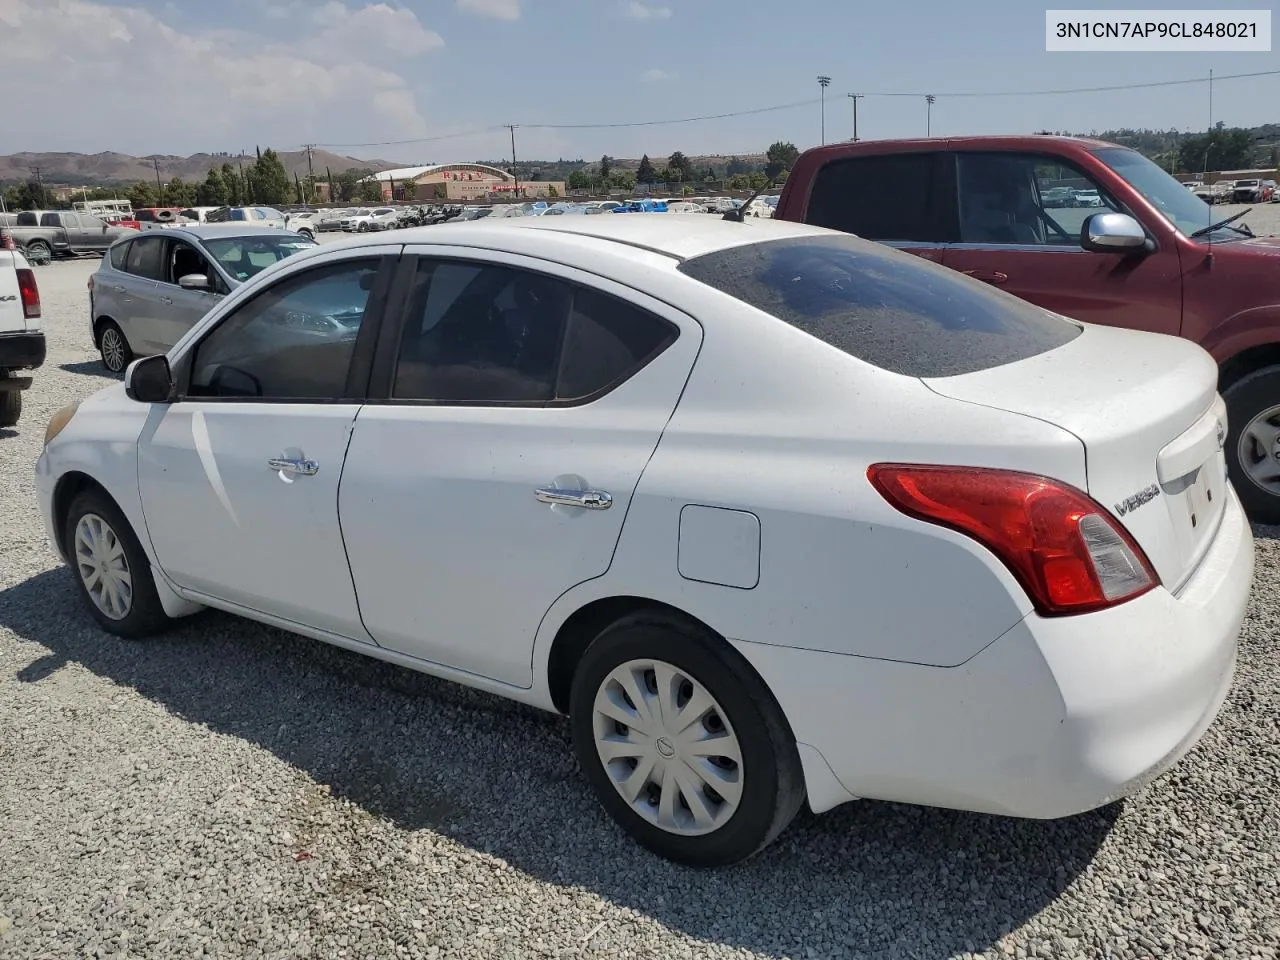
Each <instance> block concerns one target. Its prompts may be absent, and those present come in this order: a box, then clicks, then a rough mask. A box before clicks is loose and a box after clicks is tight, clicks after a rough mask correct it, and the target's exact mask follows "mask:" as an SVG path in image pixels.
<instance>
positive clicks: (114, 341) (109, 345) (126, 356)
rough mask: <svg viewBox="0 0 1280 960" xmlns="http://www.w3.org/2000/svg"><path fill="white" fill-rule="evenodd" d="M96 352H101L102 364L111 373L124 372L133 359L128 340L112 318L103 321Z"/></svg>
mask: <svg viewBox="0 0 1280 960" xmlns="http://www.w3.org/2000/svg"><path fill="white" fill-rule="evenodd" d="M98 352H99V353H100V354H102V365H103V366H104V367H106V368H107V369H108V370H110V371H111V372H112V373H124V368H125V367H127V366H128V365H129V361H130V360H132V359H133V351H132V350H131V349H129V341H128V340H126V339H125V336H124V331H123V330H121V329H120V327H119V326H117V325H116V322H115V321H114V320H105V321H103V324H102V332H101V333H99V334H98Z"/></svg>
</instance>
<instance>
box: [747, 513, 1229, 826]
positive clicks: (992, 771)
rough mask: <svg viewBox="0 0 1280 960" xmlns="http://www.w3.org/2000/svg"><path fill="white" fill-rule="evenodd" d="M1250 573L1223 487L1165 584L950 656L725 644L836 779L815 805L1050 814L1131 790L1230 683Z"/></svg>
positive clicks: (1034, 623)
mask: <svg viewBox="0 0 1280 960" xmlns="http://www.w3.org/2000/svg"><path fill="white" fill-rule="evenodd" d="M1252 575H1253V536H1252V533H1251V531H1250V529H1249V526H1248V523H1247V522H1246V520H1245V517H1244V513H1243V511H1242V509H1241V508H1240V504H1239V501H1238V500H1237V499H1236V497H1235V494H1234V492H1233V493H1232V495H1231V500H1230V503H1229V504H1228V509H1227V511H1226V513H1225V515H1224V517H1223V520H1222V525H1221V527H1220V529H1219V531H1218V534H1217V536H1216V537H1215V540H1214V543H1213V545H1212V547H1211V548H1210V550H1209V552H1208V554H1206V556H1205V557H1204V559H1203V560H1202V561H1201V564H1200V567H1199V569H1198V570H1197V572H1196V574H1195V575H1194V576H1193V577H1192V578H1191V580H1189V581H1188V582H1187V583H1186V585H1185V586H1184V587H1183V588H1182V590H1181V591H1180V592H1179V593H1178V594H1177V595H1176V596H1175V595H1173V594H1171V593H1169V592H1168V591H1167V590H1165V589H1163V588H1160V589H1156V590H1153V591H1151V592H1149V593H1147V594H1145V595H1143V596H1141V597H1139V598H1137V599H1135V600H1132V601H1130V602H1129V603H1126V604H1123V605H1122V606H1119V607H1116V608H1113V609H1111V610H1105V611H1101V612H1098V613H1093V614H1086V615H1082V616H1078V617H1065V618H1054V619H1046V618H1041V617H1038V616H1035V615H1032V616H1029V617H1027V618H1026V619H1024V620H1023V621H1022V622H1020V623H1019V624H1018V625H1017V626H1015V627H1014V628H1013V629H1012V630H1009V631H1008V632H1007V633H1005V634H1004V635H1003V636H1001V637H1000V638H999V639H998V640H996V641H995V642H994V643H992V644H991V645H990V646H989V647H987V648H986V649H985V650H983V651H982V652H981V653H979V654H978V655H977V656H975V657H974V658H973V659H971V660H970V661H968V662H967V663H964V664H961V665H960V666H957V667H949V668H946V667H943V668H938V667H924V666H917V665H911V664H905V663H894V662H890V661H884V660H870V659H862V658H857V657H848V656H839V655H833V654H824V653H816V652H810V651H803V650H797V649H794V648H783V647H772V646H765V645H762V644H752V643H738V644H736V646H737V647H738V649H739V650H741V652H742V653H743V654H744V655H745V656H746V657H747V658H748V660H750V661H751V662H752V663H753V664H754V665H755V667H756V668H757V670H759V671H760V674H761V676H762V677H763V678H764V680H765V682H766V683H768V684H769V686H770V688H771V689H772V690H773V691H774V694H775V696H777V698H778V701H779V703H780V704H781V705H782V708H783V710H784V711H785V712H786V714H787V717H788V719H789V720H790V722H791V726H792V729H793V731H794V733H795V736H796V739H797V741H798V742H800V743H801V744H803V745H805V746H804V747H803V748H802V749H805V750H807V749H808V748H812V749H813V750H815V751H816V752H817V753H818V754H820V755H821V758H822V759H823V760H824V761H825V764H826V767H828V768H829V769H830V772H831V774H832V776H833V778H834V781H837V782H826V783H816V784H814V785H813V787H814V788H816V789H813V788H811V790H810V796H811V802H812V805H813V806H814V809H815V810H822V809H825V808H827V807H830V806H834V805H836V804H837V803H840V802H843V801H844V800H847V799H849V797H850V796H853V797H865V798H869V799H879V800H892V801H899V802H904V803H917V804H926V805H930V806H939V807H952V808H956V809H961V810H972V811H977V812H984V813H995V814H1005V815H1010V816H1018V817H1030V818H1037V819H1049V818H1055V817H1063V816H1069V815H1071V814H1075V813H1081V812H1084V811H1086V810H1091V809H1094V808H1096V807H1100V806H1103V805H1105V804H1107V803H1110V802H1111V801H1113V800H1117V799H1119V798H1121V797H1124V796H1126V795H1128V794H1131V793H1133V792H1135V791H1136V790H1138V789H1140V788H1141V787H1142V786H1144V785H1145V784H1146V783H1148V782H1149V781H1151V780H1152V779H1154V778H1155V777H1157V776H1159V775H1160V774H1162V773H1163V772H1165V771H1166V770H1167V769H1169V767H1171V766H1173V764H1174V763H1176V762H1177V761H1178V760H1179V759H1180V758H1181V757H1182V756H1183V755H1184V754H1185V753H1186V752H1187V751H1188V750H1190V749H1191V747H1192V746H1193V745H1194V744H1195V743H1196V741H1197V740H1199V739H1200V737H1201V735H1202V734H1203V733H1204V732H1205V730H1206V729H1207V728H1208V727H1209V725H1210V724H1211V723H1212V722H1213V719H1214V717H1215V716H1216V715H1217V713H1218V711H1219V709H1220V707H1221V706H1222V703H1223V701H1224V699H1225V698H1226V696H1227V693H1228V690H1229V689H1230V685H1231V679H1232V676H1233V674H1234V670H1235V662H1236V640H1237V637H1238V635H1239V631H1240V626H1241V623H1242V622H1243V620H1244V615H1245V608H1246V605H1247V602H1248V596H1249V589H1250V586H1251V583H1252ZM850 622H851V623H856V622H857V618H856V616H854V615H853V614H852V613H851V616H850ZM810 769H813V770H815V771H818V772H819V773H821V772H822V767H821V766H820V765H818V764H809V765H806V771H808V770H810ZM819 779H821V777H819Z"/></svg>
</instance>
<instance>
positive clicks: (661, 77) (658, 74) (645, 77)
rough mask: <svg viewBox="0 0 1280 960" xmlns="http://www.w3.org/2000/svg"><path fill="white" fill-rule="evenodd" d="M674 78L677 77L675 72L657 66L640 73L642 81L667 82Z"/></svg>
mask: <svg viewBox="0 0 1280 960" xmlns="http://www.w3.org/2000/svg"><path fill="white" fill-rule="evenodd" d="M674 79H676V75H675V74H674V73H668V72H667V71H666V70H660V69H659V68H657V67H654V68H653V69H652V70H646V71H645V72H644V73H642V74H640V82H641V83H666V82H667V81H668V80H674Z"/></svg>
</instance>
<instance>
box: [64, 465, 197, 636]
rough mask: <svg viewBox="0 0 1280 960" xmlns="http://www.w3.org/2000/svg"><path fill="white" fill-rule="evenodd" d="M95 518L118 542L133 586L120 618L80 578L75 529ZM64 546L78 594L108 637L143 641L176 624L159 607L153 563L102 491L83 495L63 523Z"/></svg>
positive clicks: (118, 510)
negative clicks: (103, 606)
mask: <svg viewBox="0 0 1280 960" xmlns="http://www.w3.org/2000/svg"><path fill="white" fill-rule="evenodd" d="M88 516H95V517H98V518H100V519H101V520H102V521H103V522H104V523H105V524H106V526H107V527H108V528H109V529H110V531H111V533H112V534H113V535H114V536H115V538H116V539H117V540H118V541H119V543H120V546H121V547H122V548H123V550H124V560H125V563H126V564H127V572H128V574H129V578H130V580H131V582H132V591H131V593H132V596H131V597H130V598H129V603H128V606H127V612H126V613H125V615H124V616H121V617H111V616H108V615H107V614H106V613H105V612H103V611H102V609H100V608H99V606H98V604H97V603H95V602H94V600H93V598H92V597H90V595H89V588H88V587H87V586H86V585H85V580H84V577H83V576H81V572H80V570H81V568H80V564H79V562H78V557H79V554H78V551H77V543H76V528H77V526H78V525H79V523H80V521H81V519H82V518H85V517H88ZM62 529H63V538H64V540H63V542H64V543H65V544H66V549H67V556H68V557H69V560H68V564H69V566H70V567H71V574H72V576H73V577H74V578H75V582H76V591H77V592H78V593H79V594H80V599H81V600H82V601H83V602H84V605H85V607H87V608H88V610H89V613H90V614H91V615H92V616H93V618H94V619H95V620H97V621H98V624H99V625H100V626H101V627H102V628H103V629H104V630H106V631H107V632H108V633H114V634H115V635H116V636H119V637H129V638H133V639H136V638H140V637H148V636H151V635H152V634H156V633H160V632H161V631H163V630H166V629H168V628H169V626H170V625H171V624H172V623H173V620H172V619H170V617H169V616H168V614H166V613H165V612H164V607H162V606H161V605H160V597H159V596H158V595H157V594H156V585H155V581H154V580H153V579H152V577H151V561H150V560H149V559H148V558H147V555H146V553H145V552H144V551H143V549H142V545H141V544H140V543H139V542H138V538H137V536H136V535H135V534H134V532H133V528H132V527H131V526H129V521H128V520H126V519H125V516H124V514H123V513H121V512H120V508H119V507H117V506H116V505H115V503H114V502H113V501H112V499H111V498H110V497H109V496H107V495H106V493H104V492H103V491H102V490H101V489H99V488H96V487H91V488H89V489H88V490H85V491H83V492H82V493H80V494H79V495H78V496H77V497H76V498H75V499H74V500H73V501H71V506H70V507H69V508H68V509H67V515H66V517H65V518H64V519H63V527H62Z"/></svg>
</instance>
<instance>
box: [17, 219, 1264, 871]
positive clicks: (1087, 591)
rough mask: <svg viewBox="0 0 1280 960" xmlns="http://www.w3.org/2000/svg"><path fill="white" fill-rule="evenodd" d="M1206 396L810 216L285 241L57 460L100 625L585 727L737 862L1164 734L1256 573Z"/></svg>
mask: <svg viewBox="0 0 1280 960" xmlns="http://www.w3.org/2000/svg"><path fill="white" fill-rule="evenodd" d="M1216 383H1217V371H1216V368H1215V366H1214V363H1213V361H1212V360H1211V359H1210V357H1209V356H1208V354H1206V353H1205V352H1204V351H1202V350H1201V349H1200V348H1199V347H1197V346H1194V345H1193V344H1191V343H1189V342H1187V341H1184V340H1180V339H1175V338H1171V337H1164V336H1159V335H1155V334H1146V333H1138V332H1132V331H1127V330H1119V329H1112V328H1107V327H1098V326H1086V325H1082V324H1079V323H1076V322H1074V321H1071V320H1068V319H1065V318H1063V317H1060V316H1058V315H1056V314H1051V313H1047V312H1045V311H1043V310H1041V309H1039V308H1037V307H1034V306H1031V305H1029V304H1027V303H1025V302H1023V301H1021V300H1018V299H1015V298H1013V297H1011V296H1008V295H1006V294H1003V293H1001V292H999V291H996V290H992V289H990V288H989V287H987V286H986V285H984V284H982V283H979V282H976V281H973V280H971V279H968V278H966V277H963V276H961V275H960V274H957V273H955V272H953V271H950V270H947V269H945V268H942V267H939V266H935V265H932V264H929V263H926V262H924V261H922V260H920V259H917V258H915V257H912V256H910V255H907V254H903V253H899V252H896V251H893V250H890V249H888V248H886V247H883V246H880V245H876V244H871V243H867V242H864V241H861V240H858V239H856V238H854V237H850V236H847V235H844V234H838V233H832V232H828V231H824V230H820V229H817V228H811V227H806V226H802V225H796V224H785V223H777V222H771V221H764V220H755V219H751V218H748V220H747V222H745V223H735V222H728V221H724V220H722V219H719V218H712V217H707V216H680V215H674V216H668V217H554V218H545V217H539V218H521V219H516V220H511V221H508V222H504V223H501V224H488V223H485V222H483V221H480V222H476V223H469V224H468V223H459V224H457V225H455V226H454V227H453V228H452V229H450V230H447V231H443V232H441V231H437V230H432V229H430V228H426V229H417V230H408V231H403V232H399V233H397V234H396V235H395V240H394V242H392V241H390V240H389V239H385V238H382V237H377V236H373V237H361V238H352V239H350V240H347V241H344V242H340V243H336V244H330V245H327V246H323V247H319V248H316V249H313V250H309V251H304V252H301V253H298V254H297V255H295V256H293V257H289V258H288V259H286V260H284V261H282V262H280V263H278V264H276V265H274V266H272V267H270V268H268V269H267V270H265V271H263V272H262V273H261V274H259V275H258V277H256V278H255V279H254V280H253V281H251V282H250V283H248V284H246V285H244V286H243V287H241V288H239V289H237V290H235V291H233V292H232V293H231V294H230V295H228V296H227V297H226V298H225V300H223V301H222V302H221V303H220V304H219V305H218V306H216V307H215V308H214V309H213V310H212V311H211V312H210V313H209V315H208V316H207V317H205V319H204V320H203V321H202V322H200V323H199V324H198V325H197V326H196V327H195V328H194V329H192V331H191V332H190V333H189V334H188V335H187V336H186V337H185V338H183V339H182V340H181V341H180V342H179V343H178V344H177V345H176V346H175V347H174V348H173V349H172V350H171V351H170V352H169V354H168V355H167V356H154V357H148V358H145V359H141V360H137V361H135V362H134V363H133V364H132V365H131V366H130V367H129V369H128V371H127V373H126V376H125V382H124V383H123V384H120V385H117V386H112V387H108V388H107V389H105V390H103V391H101V392H99V393H97V394H95V395H93V396H92V397H90V398H88V399H86V400H85V401H83V402H82V403H80V404H79V405H78V406H71V407H67V408H65V409H63V410H61V411H59V412H58V413H57V414H56V415H55V416H54V418H53V419H52V421H51V422H50V424H49V427H48V431H47V435H46V440H45V449H44V452H43V453H42V454H41V456H40V458H39V462H38V465H37V468H36V472H37V479H38V487H39V495H40V503H41V507H42V509H43V512H44V515H45V517H46V520H47V528H48V533H49V536H50V538H51V539H52V541H53V543H54V544H56V546H57V549H58V550H59V551H60V552H61V554H62V556H63V557H65V558H66V560H67V562H68V564H69V565H70V567H71V569H72V570H73V571H74V573H75V577H76V582H77V584H78V589H79V591H80V593H81V594H82V595H83V598H84V601H85V605H86V607H87V610H88V612H89V613H90V614H91V615H92V616H93V617H95V618H96V619H97V621H98V623H100V624H101V625H102V627H103V628H105V629H106V630H107V631H109V632H111V633H115V634H118V635H120V636H124V637H138V636H142V635H145V634H150V633H153V632H156V631H159V630H162V629H164V628H166V627H169V626H170V625H172V624H173V623H174V621H175V620H177V619H178V618H181V617H183V616H185V615H187V614H190V613H193V612H195V611H197V610H199V609H200V608H201V607H206V606H207V607H217V608H220V609H223V610H228V611H232V612H234V613H237V614H241V615H243V616H245V617H250V618H253V619H256V620H260V621H262V622H264V623H269V624H274V625H276V626H279V627H282V628H284V629H287V630H292V631H295V632H297V633H301V634H304V635H306V636H309V637H313V638H315V639H318V640H323V641H326V642H328V643H333V644H337V645H339V646H342V647H346V648H348V649H351V650H359V651H361V652H363V653H367V654H369V655H371V656H375V657H380V658H382V659H384V660H389V661H391V662H393V663H396V664H401V665H403V666H406V667H410V668H412V669H416V670H423V671H426V672H429V673H433V674H436V675H438V676H441V677H447V678H450V679H453V680H456V681H458V682H460V683H465V684H470V685H472V686H476V687H480V688H482V689H485V690H489V691H492V692H494V693H498V694H500V695H503V696H507V697H511V698H513V699H517V700H521V701H524V702H526V703H530V704H533V705H536V706H538V707H541V708H545V709H547V710H552V711H560V712H563V713H566V714H568V716H569V718H570V719H569V722H570V725H571V728H572V733H573V739H574V744H575V749H576V751H577V754H578V758H579V760H580V762H581V766H582V769H583V770H584V771H585V775H586V777H587V779H588V780H589V781H590V783H591V785H592V787H593V788H594V790H595V791H596V793H597V795H598V797H599V799H600V801H601V802H602V804H603V805H604V807H605V808H606V809H607V810H608V812H609V813H610V814H611V815H612V816H613V817H614V818H615V819H616V820H617V821H618V822H619V823H620V824H621V825H622V826H623V827H624V828H625V829H626V830H628V831H629V832H630V833H631V834H633V835H634V836H635V837H636V838H637V839H638V840H639V841H640V843H642V844H643V845H644V846H646V847H648V848H649V849H651V850H653V851H656V852H657V853H659V854H661V855H663V856H666V857H670V858H672V859H674V860H678V861H682V862H685V863H691V864H699V865H721V864H728V863H732V862H735V861H738V860H741V859H742V858H744V857H747V856H749V855H751V854H752V853H754V852H755V851H757V850H759V849H761V848H762V847H763V846H765V845H766V844H768V843H769V842H770V841H771V840H772V839H773V838H774V837H776V836H777V835H778V833H779V832H780V831H781V830H782V829H783V828H784V827H785V826H786V825H787V823H788V822H789V821H790V820H791V818H792V817H793V816H794V814H795V813H796V811H797V810H798V808H799V807H800V805H801V804H802V803H803V802H805V800H806V799H807V802H808V804H809V806H810V807H811V808H812V809H813V810H814V811H819V812H820V811H824V810H828V809H830V808H832V807H835V806H836V805H838V804H842V803H845V802H847V801H850V800H853V799H855V798H875V799H881V800H891V801H902V802H908V803H921V804H932V805H937V806H944V807H953V808H960V809H965V810H974V811H986V812H992V813H998V814H1007V815H1014V816H1023V817H1060V816H1064V815H1068V814H1074V813H1077V812H1079V811H1084V810H1087V809H1090V808H1093V807H1096V806H1099V805H1102V804H1105V803H1108V802H1110V801H1112V800H1114V799H1116V798H1118V797H1121V796H1123V795H1125V794H1127V793H1130V792H1132V791H1134V790H1136V789H1138V788H1139V787H1140V786H1141V785H1142V784H1143V783H1145V782H1146V781H1147V780H1148V779H1150V778H1151V777H1153V776H1156V775H1158V774H1159V773H1161V772H1162V771H1164V770H1166V769H1167V768H1168V767H1170V766H1171V765H1172V764H1173V763H1175V762H1176V761H1177V760H1178V758H1179V757H1181V756H1182V755H1183V754H1184V753H1185V752H1186V751H1187V750H1188V749H1189V748H1190V747H1191V745H1192V744H1193V743H1195V741H1196V740H1197V739H1198V738H1199V737H1200V735H1201V734H1202V733H1203V732H1204V730H1205V729H1206V727H1208V725H1209V724H1210V723H1211V722H1212V720H1213V718H1214V716H1215V715H1216V713H1217V711H1218V709H1219V707H1220V705H1221V703H1222V701H1223V698H1224V697H1225V696H1226V694H1227V691H1228V688H1229V686H1230V683H1231V678H1232V674H1233V669H1234V665H1235V658H1236V637H1237V634H1238V631H1239V628H1240V625H1241V622H1242V619H1243V616H1244V611H1245V603H1246V599H1247V595H1248V592H1249V586H1250V579H1251V574H1252V569H1253V540H1252V538H1251V534H1250V530H1249V527H1248V525H1247V524H1246V522H1245V519H1244V516H1243V514H1242V512H1241V509H1240V505H1239V502H1238V501H1237V499H1236V496H1235V494H1234V492H1233V491H1232V488H1231V486H1230V485H1229V483H1228V481H1227V479H1226V473H1225V465H1224V460H1223V454H1222V438H1223V436H1224V435H1225V432H1226V423H1225V413H1224V408H1223V405H1222V402H1221V400H1220V399H1219V397H1218V395H1217V391H1216ZM495 789H498V787H496V786H495Z"/></svg>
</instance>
